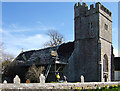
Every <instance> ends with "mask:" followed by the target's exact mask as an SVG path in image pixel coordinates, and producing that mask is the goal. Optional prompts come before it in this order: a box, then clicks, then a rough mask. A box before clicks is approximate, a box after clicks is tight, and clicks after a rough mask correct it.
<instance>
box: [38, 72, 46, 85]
mask: <svg viewBox="0 0 120 91" xmlns="http://www.w3.org/2000/svg"><path fill="white" fill-rule="evenodd" d="M39 79H40V83H41V84H44V83H45V76H44V75H43V74H41V75H40V78H39Z"/></svg>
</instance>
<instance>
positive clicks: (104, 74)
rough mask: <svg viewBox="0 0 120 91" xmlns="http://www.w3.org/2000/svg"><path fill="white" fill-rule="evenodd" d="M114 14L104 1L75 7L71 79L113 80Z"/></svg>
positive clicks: (69, 75) (68, 67)
mask: <svg viewBox="0 0 120 91" xmlns="http://www.w3.org/2000/svg"><path fill="white" fill-rule="evenodd" d="M111 17H112V13H111V12H110V11H109V10H108V9H107V8H105V7H104V6H103V5H102V4H101V3H99V2H98V3H96V4H95V7H94V5H93V4H92V5H90V9H89V10H88V5H87V4H86V3H83V4H82V5H81V4H80V2H79V3H78V5H77V4H75V6H74V24H75V43H74V51H73V53H72V55H71V57H70V58H69V64H68V66H67V67H66V69H69V71H68V73H67V74H68V75H67V76H68V79H69V81H80V76H81V75H83V76H84V77H85V81H88V82H90V81H92V82H93V81H95V82H97V81H102V82H104V81H111V61H112V60H111V55H112V53H111V52H112V51H111V50H112V19H111Z"/></svg>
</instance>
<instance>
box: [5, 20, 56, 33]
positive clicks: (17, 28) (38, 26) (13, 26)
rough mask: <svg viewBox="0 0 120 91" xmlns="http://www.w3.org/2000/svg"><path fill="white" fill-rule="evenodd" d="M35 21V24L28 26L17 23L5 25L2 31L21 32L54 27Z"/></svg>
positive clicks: (46, 29) (45, 29)
mask: <svg viewBox="0 0 120 91" xmlns="http://www.w3.org/2000/svg"><path fill="white" fill-rule="evenodd" d="M36 23H37V24H36V25H34V26H29V27H25V26H20V25H18V24H10V25H5V27H4V31H7V32H11V33H23V32H37V31H48V30H50V29H56V28H55V27H53V26H48V25H44V24H42V23H41V22H40V21H37V22H36ZM6 26H7V27H6Z"/></svg>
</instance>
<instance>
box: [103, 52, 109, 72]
mask: <svg viewBox="0 0 120 91" xmlns="http://www.w3.org/2000/svg"><path fill="white" fill-rule="evenodd" d="M103 71H104V72H108V57H107V55H106V54H105V55H104V59H103Z"/></svg>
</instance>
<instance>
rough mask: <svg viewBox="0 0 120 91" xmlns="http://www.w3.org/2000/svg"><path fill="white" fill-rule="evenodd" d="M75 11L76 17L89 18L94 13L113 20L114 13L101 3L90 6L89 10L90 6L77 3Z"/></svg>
mask: <svg viewBox="0 0 120 91" xmlns="http://www.w3.org/2000/svg"><path fill="white" fill-rule="evenodd" d="M74 9H75V17H77V16H87V15H91V14H94V13H98V12H99V13H101V14H103V15H105V17H107V18H108V19H109V20H111V16H112V13H111V12H110V11H109V10H108V9H107V8H106V7H104V6H103V5H102V4H101V3H100V2H98V3H96V4H95V6H94V4H91V5H90V9H88V5H87V4H86V3H85V2H83V3H82V4H81V3H80V2H78V3H76V4H75V6H74Z"/></svg>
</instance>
